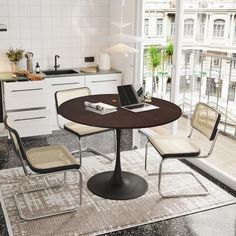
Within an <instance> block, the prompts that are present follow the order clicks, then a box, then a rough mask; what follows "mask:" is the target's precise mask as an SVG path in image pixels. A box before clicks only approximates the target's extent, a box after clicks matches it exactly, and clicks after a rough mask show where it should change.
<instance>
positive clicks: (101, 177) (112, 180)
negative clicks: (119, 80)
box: [58, 94, 181, 200]
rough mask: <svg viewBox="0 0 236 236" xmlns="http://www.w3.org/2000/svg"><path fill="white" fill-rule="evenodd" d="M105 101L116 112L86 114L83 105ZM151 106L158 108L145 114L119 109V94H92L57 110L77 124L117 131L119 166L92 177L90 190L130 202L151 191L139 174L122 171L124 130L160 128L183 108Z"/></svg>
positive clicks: (167, 104) (163, 103)
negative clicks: (121, 146)
mask: <svg viewBox="0 0 236 236" xmlns="http://www.w3.org/2000/svg"><path fill="white" fill-rule="evenodd" d="M85 101H89V102H93V103H95V102H104V103H106V104H110V105H113V106H117V107H118V110H117V111H116V112H113V113H109V114H105V115H101V114H97V113H94V112H91V111H87V110H86V109H85V106H84V102H85ZM152 104H153V105H156V106H158V107H159V109H155V110H149V111H144V112H138V113H135V112H132V111H129V110H126V109H123V108H120V107H119V102H118V96H117V94H106V95H92V96H86V97H79V98H75V99H72V100H69V101H67V102H65V103H63V104H61V106H60V107H59V109H58V113H59V114H61V115H62V116H64V117H65V118H66V119H69V120H71V121H74V122H76V123H80V124H84V125H90V126H98V127H103V128H113V129H115V130H116V147H117V148H116V164H115V169H114V171H106V172H101V173H98V174H96V175H94V176H92V177H91V178H90V179H89V180H88V183H87V187H88V189H89V190H90V191H91V192H92V193H94V194H96V195H98V196H100V197H103V198H107V199H113V200H127V199H132V198H136V197H139V196H141V195H143V194H145V192H146V191H147V189H148V184H147V181H146V180H145V179H144V178H142V177H141V176H138V175H136V174H133V173H130V172H126V171H122V169H121V159H120V134H121V129H137V128H147V127H152V126H159V125H164V124H167V123H170V122H172V121H174V120H177V119H178V118H179V117H180V116H181V109H180V108H179V107H178V106H177V105H175V104H173V103H171V102H168V101H165V100H162V99H157V98H153V99H152Z"/></svg>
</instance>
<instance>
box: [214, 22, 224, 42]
mask: <svg viewBox="0 0 236 236" xmlns="http://www.w3.org/2000/svg"><path fill="white" fill-rule="evenodd" d="M212 37H213V38H216V39H224V37H225V20H223V19H215V20H214V22H213V34H212Z"/></svg>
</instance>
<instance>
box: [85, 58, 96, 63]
mask: <svg viewBox="0 0 236 236" xmlns="http://www.w3.org/2000/svg"><path fill="white" fill-rule="evenodd" d="M84 62H94V57H85V58H84Z"/></svg>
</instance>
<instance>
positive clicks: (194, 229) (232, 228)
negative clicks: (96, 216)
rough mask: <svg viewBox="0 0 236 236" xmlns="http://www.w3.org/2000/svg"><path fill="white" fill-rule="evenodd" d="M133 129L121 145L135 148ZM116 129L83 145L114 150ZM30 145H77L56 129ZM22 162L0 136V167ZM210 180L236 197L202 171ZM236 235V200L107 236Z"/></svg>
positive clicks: (2, 232)
mask: <svg viewBox="0 0 236 236" xmlns="http://www.w3.org/2000/svg"><path fill="white" fill-rule="evenodd" d="M131 139H132V136H131V132H130V131H129V130H124V131H123V132H122V138H121V149H122V150H129V149H131ZM113 140H114V139H113V133H112V132H109V133H106V134H99V135H95V136H93V137H86V138H84V139H83V145H84V144H85V143H86V146H93V147H95V148H97V149H99V150H101V151H102V152H104V153H109V152H112V150H113ZM23 144H24V147H25V148H26V149H28V148H31V147H37V146H44V145H47V144H64V145H65V146H66V147H67V148H68V149H69V150H71V151H72V150H74V149H75V148H76V147H77V140H76V137H75V136H73V135H71V134H68V133H66V132H62V131H60V132H55V133H53V134H52V135H48V136H38V137H33V138H24V139H23ZM16 166H20V161H19V160H18V159H17V157H16V155H15V153H14V150H13V146H12V144H11V143H10V142H9V141H8V140H7V139H6V138H0V168H12V167H16ZM202 174H203V175H205V176H206V177H208V178H209V179H210V180H212V181H213V182H215V183H216V184H218V185H219V186H221V187H222V188H224V189H225V190H226V191H228V192H230V193H231V194H233V195H234V196H235V197H236V192H235V191H232V190H230V189H228V188H227V187H225V186H224V185H222V184H221V183H219V182H217V181H216V180H214V179H212V178H211V177H210V176H208V175H206V174H204V173H202ZM133 235H139V236H142V235H147V236H154V235H155V236H211V235H212V236H236V204H234V205H230V206H224V207H220V208H216V209H212V210H208V211H204V212H200V213H195V214H191V215H188V216H183V217H178V218H174V219H170V220H165V221H160V222H156V223H153V224H147V225H142V226H138V227H134V228H130V229H126V230H122V231H117V232H113V233H109V234H105V236H133ZM0 236H8V232H7V229H6V224H5V219H4V216H3V213H2V209H1V208H0Z"/></svg>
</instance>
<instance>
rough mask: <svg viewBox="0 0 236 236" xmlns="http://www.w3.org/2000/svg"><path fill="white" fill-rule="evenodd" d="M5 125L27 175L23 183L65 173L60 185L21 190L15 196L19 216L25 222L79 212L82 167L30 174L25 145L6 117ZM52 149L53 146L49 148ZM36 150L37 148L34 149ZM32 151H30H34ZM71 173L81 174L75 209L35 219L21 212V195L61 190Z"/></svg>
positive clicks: (35, 217)
mask: <svg viewBox="0 0 236 236" xmlns="http://www.w3.org/2000/svg"><path fill="white" fill-rule="evenodd" d="M4 123H5V125H6V128H7V129H8V131H9V133H10V137H11V139H12V141H13V144H14V147H15V151H16V154H17V155H18V157H19V158H20V161H21V164H22V168H23V171H24V174H25V177H23V178H22V177H20V180H21V181H27V180H29V179H34V178H45V177H49V176H53V175H59V174H61V173H63V176H64V178H63V180H62V181H61V182H60V183H58V184H54V185H48V186H45V187H39V188H33V189H27V190H21V191H18V192H16V193H15V195H14V199H15V203H16V208H17V210H18V212H19V215H20V217H21V218H22V219H24V220H34V219H40V218H45V217H49V216H55V215H59V214H65V213H69V212H74V211H76V210H78V209H79V208H80V207H81V205H82V191H83V178H82V173H81V171H80V168H79V167H80V166H78V165H77V166H71V167H70V166H65V167H66V168H65V169H64V170H63V169H62V168H63V166H61V170H55V169H54V170H48V171H47V170H46V171H45V173H40V172H39V173H37V172H33V171H34V169H33V170H32V172H29V170H28V169H29V168H30V169H32V167H31V165H29V168H27V164H29V161H28V162H27V155H26V153H25V151H24V148H23V145H22V143H21V139H20V136H19V134H18V132H17V131H16V130H15V129H13V128H12V127H11V126H10V125H9V123H8V118H7V117H6V118H5V120H4ZM49 147H51V146H49ZM32 149H35V148H32ZM32 149H30V150H32ZM69 171H76V172H78V173H79V189H80V194H79V196H80V200H79V203H78V204H76V205H75V206H73V207H70V208H68V209H63V210H59V211H55V212H53V213H50V212H49V213H45V214H41V215H37V216H34V217H28V216H26V215H24V214H23V213H22V211H21V207H20V204H19V196H20V195H26V194H29V193H33V192H37V191H44V190H48V189H54V188H60V187H63V185H65V184H66V180H67V172H69Z"/></svg>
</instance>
